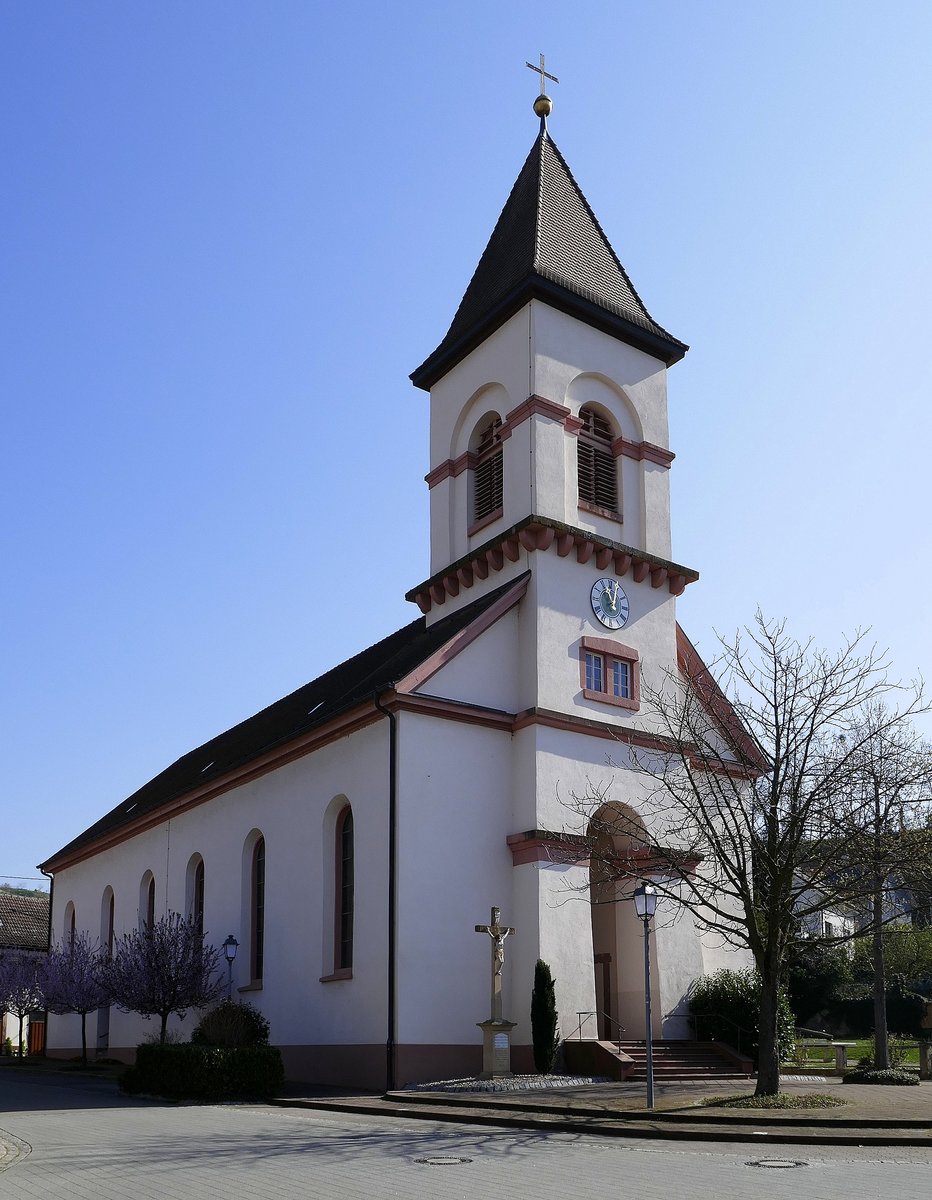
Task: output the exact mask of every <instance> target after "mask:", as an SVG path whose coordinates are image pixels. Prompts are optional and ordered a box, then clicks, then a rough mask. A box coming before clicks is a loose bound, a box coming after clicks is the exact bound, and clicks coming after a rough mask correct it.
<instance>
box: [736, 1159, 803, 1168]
mask: <svg viewBox="0 0 932 1200" xmlns="http://www.w3.org/2000/svg"><path fill="white" fill-rule="evenodd" d="M744 1165H745V1166H746V1167H767V1168H769V1169H770V1170H771V1171H789V1170H791V1169H792V1168H793V1167H808V1166H809V1164H808V1163H807V1162H803V1161H802V1159H800V1158H752V1159H751V1161H750V1162H746V1163H745V1164H744Z"/></svg>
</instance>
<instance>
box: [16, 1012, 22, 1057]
mask: <svg viewBox="0 0 932 1200" xmlns="http://www.w3.org/2000/svg"><path fill="white" fill-rule="evenodd" d="M17 1036H18V1040H19V1052H18V1053H19V1057H20V1058H22V1057H23V1014H22V1013H20V1014H19V1034H18V1035H17Z"/></svg>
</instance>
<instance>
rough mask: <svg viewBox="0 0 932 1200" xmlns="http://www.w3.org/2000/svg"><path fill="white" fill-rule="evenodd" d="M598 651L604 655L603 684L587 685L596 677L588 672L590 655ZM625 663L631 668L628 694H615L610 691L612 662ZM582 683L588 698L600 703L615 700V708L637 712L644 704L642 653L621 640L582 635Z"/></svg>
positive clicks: (612, 702) (580, 662) (580, 649)
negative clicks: (598, 685)
mask: <svg viewBox="0 0 932 1200" xmlns="http://www.w3.org/2000/svg"><path fill="white" fill-rule="evenodd" d="M589 655H596V656H598V657H599V658H600V659H601V666H602V672H601V682H602V686H601V688H593V687H589V686H588V685H589V684H590V683H591V682H592V681H593V680H592V677H591V675H590V674H589V672H588V662H587V659H588V656H589ZM615 663H619V664H623V665H625V666H627V668H628V695H627V696H616V695H615V694H614V693H613V692H612V691H611V685H612V676H613V674H614V672H613V669H612V668H613V666H614V664H615ZM579 686H580V687H581V688H582V694H583V696H584V697H585V698H586V699H587V700H595V701H597V702H598V703H599V704H613V705H614V706H615V707H616V708H624V709H627V710H628V711H629V712H637V710H638V709H639V708H640V707H641V662H640V655H639V654H638V652H637V650H635V649H634V647H633V646H625V645H624V644H623V643H621V642H612V641H610V640H609V639H608V638H597V637H588V636H586V637H583V638H581V639H580V642H579Z"/></svg>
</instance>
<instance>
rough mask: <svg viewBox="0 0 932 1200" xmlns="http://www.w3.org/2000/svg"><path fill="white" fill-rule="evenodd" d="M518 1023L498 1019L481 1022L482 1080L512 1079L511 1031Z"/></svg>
mask: <svg viewBox="0 0 932 1200" xmlns="http://www.w3.org/2000/svg"><path fill="white" fill-rule="evenodd" d="M516 1024H517V1022H516V1021H504V1020H502V1018H501V1017H498V1018H496V1019H494V1020H491V1021H481V1022H479V1028H480V1029H481V1030H482V1074H481V1075H480V1076H479V1078H480V1079H510V1078H511V1031H512V1029H514V1027H515V1025H516Z"/></svg>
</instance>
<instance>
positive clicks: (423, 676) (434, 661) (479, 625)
mask: <svg viewBox="0 0 932 1200" xmlns="http://www.w3.org/2000/svg"><path fill="white" fill-rule="evenodd" d="M529 578H530V577H529V576H527V575H526V576H525V577H524V578H523V579H519V580H518V581H517V582H516V583H515V585H514V587H512V588H510V589H509V590H508V591H507V592H506V593H505V594H504V596H500V597H499V598H498V599H497V600H496V601H495V603H494V604H493V605H491V607H490V608H487V609H486V610H485V612H484V613H483V614H482V615H481V616H480V617H477V618H476V620H475V621H473V622H472V623H471V624H470V625H467V626H466V628H465V629H461V630H460V632H459V633H457V634H455V635H454V636H453V637H452V638H450V640H449V641H448V642H447V643H446V645H444V646H441V647H440V649H439V650H437V651H436V652H435V653H434V654H432V655H431V656H430V658H428V659H425V661H424V662H422V663H421V664H420V665H419V666H418V667H415V669H414V670H413V671H411V672H409V673H408V674H407V675H405V677H404V678H403V679H400V680H399V681H398V683H397V684H396V685H395V691H396V692H397V693H398V694H399V695H407V694H408V693H410V692H414V691H417V689H418V688H419V687H421V685H422V684H424V683H426V682H427V680H428V679H430V677H431V676H432V675H435V674H436V673H437V672H438V671H439V670H440V668H441V667H445V666H446V665H447V663H449V662H452V661H453V659H454V658H456V656H457V655H458V654H459V653H461V651H463V650H465V649H466V647H467V646H469V645H471V644H472V643H473V642H474V641H475V640H476V638H477V637H480V636H481V635H482V634H483V633H485V631H486V630H487V629H489V628H491V626H493V625H494V624H495V622H496V621H498V620H499V618H500V617H503V616H504V615H505V613H507V612H510V611H511V609H513V608H514V606H515V605H516V604H518V603H519V601H521V600H523V598H524V596H525V594H526V593H527V585H528V582H529Z"/></svg>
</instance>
